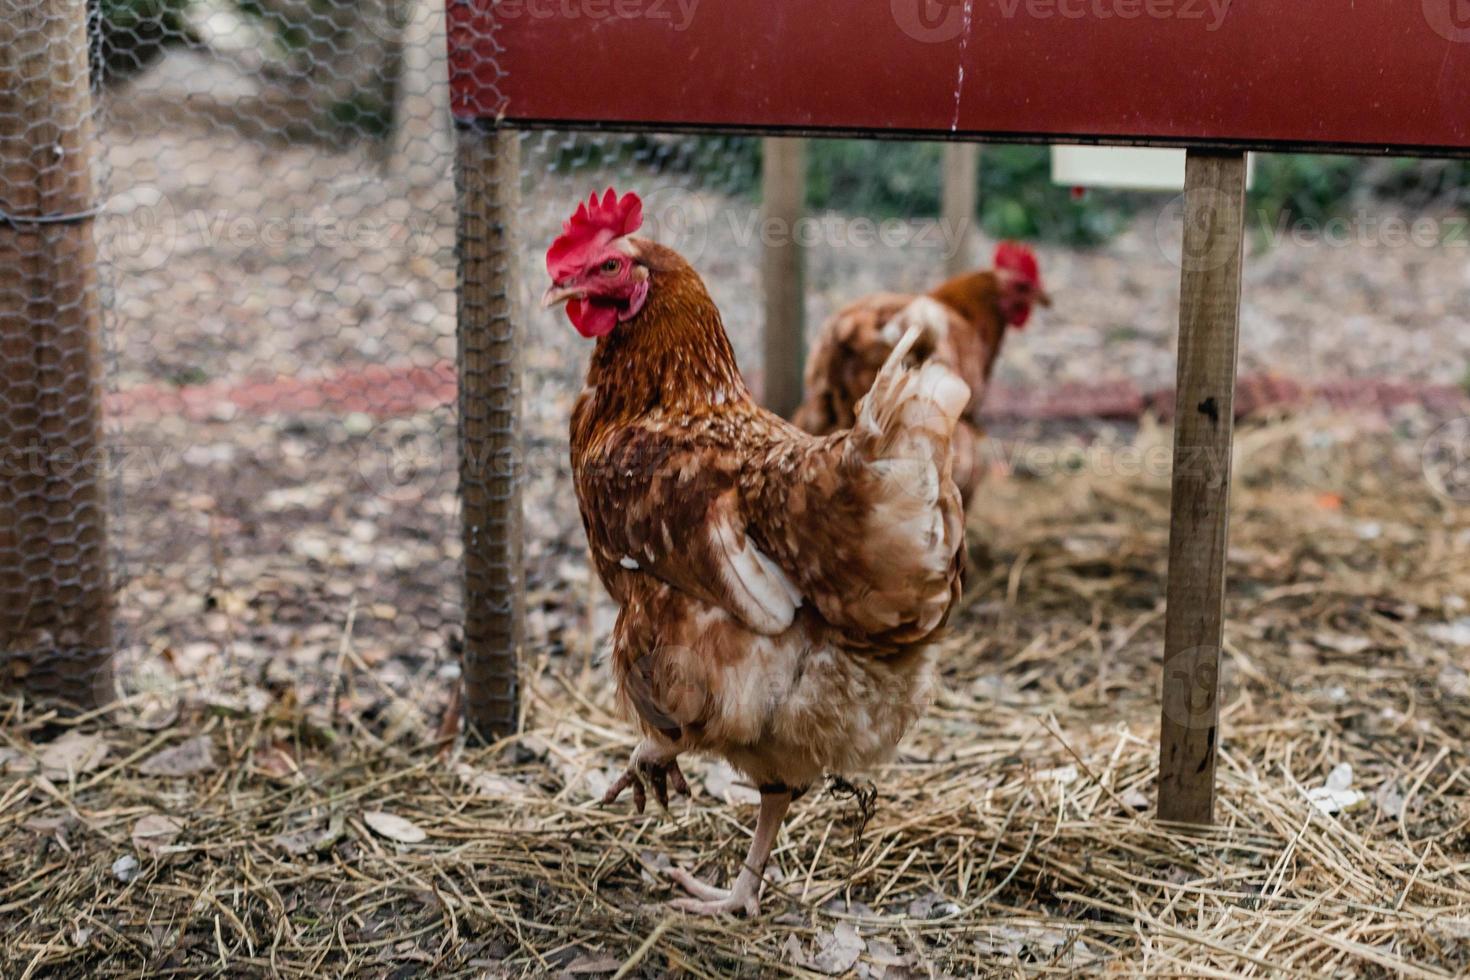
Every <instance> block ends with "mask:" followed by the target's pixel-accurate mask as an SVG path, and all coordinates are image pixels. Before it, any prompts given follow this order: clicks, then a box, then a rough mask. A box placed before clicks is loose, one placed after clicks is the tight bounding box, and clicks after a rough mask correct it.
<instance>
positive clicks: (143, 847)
mask: <svg viewBox="0 0 1470 980" xmlns="http://www.w3.org/2000/svg"><path fill="white" fill-rule="evenodd" d="M183 829H184V825H183V824H181V823H179V822H178V821H177V820H175V819H174V818H173V817H165V816H164V815H163V814H161V813H150V814H148V815H147V816H146V817H143V818H142V819H140V820H139V821H138V822H137V823H135V824H133V846H134V847H136V848H137V849H138V850H139V851H141V852H142V853H144V854H157V853H158V852H159V851H161V850H163V849H164V848H165V847H168V846H169V845H170V844H172V843H173V842H174V841H176V840H178V839H179V834H180V833H181V832H182V831H183Z"/></svg>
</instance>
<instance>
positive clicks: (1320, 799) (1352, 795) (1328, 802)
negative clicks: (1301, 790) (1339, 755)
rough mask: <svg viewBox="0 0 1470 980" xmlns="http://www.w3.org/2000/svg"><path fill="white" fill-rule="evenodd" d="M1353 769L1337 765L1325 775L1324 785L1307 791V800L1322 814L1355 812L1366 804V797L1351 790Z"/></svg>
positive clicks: (1346, 764)
mask: <svg viewBox="0 0 1470 980" xmlns="http://www.w3.org/2000/svg"><path fill="white" fill-rule="evenodd" d="M1352 785H1353V767H1352V766H1351V765H1349V764H1348V763H1346V762H1342V763H1339V764H1338V765H1337V766H1336V767H1334V768H1333V770H1332V772H1330V773H1328V775H1327V782H1326V784H1325V785H1322V786H1316V787H1313V788H1312V789H1309V790H1307V799H1308V800H1310V801H1311V803H1312V805H1313V806H1315V807H1316V808H1317V809H1318V810H1321V811H1322V812H1323V813H1342V812H1344V811H1346V810H1355V809H1357V808H1358V807H1360V806H1362V805H1363V804H1364V803H1366V802H1367V800H1368V797H1366V796H1364V795H1363V794H1362V793H1360V792H1359V791H1357V790H1355V789H1353V788H1352Z"/></svg>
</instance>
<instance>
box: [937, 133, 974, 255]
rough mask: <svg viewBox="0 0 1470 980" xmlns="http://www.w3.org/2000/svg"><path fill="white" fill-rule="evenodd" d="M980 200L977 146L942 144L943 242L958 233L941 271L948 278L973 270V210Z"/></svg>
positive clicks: (941, 209)
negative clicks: (954, 244)
mask: <svg viewBox="0 0 1470 980" xmlns="http://www.w3.org/2000/svg"><path fill="white" fill-rule="evenodd" d="M979 198H980V144H978V143H945V144H944V175H943V180H942V184H941V202H942V203H941V206H940V216H941V218H942V220H943V221H944V231H945V241H949V240H950V239H949V234H950V231H951V229H953V230H955V231H957V232H958V237H957V238H956V239H955V243H956V247H955V250H954V251H953V252H952V253H950V254H949V255H947V256H945V261H944V271H945V272H946V273H947V274H948V275H950V276H959V275H963V274H964V273H966V272H972V271H974V269H975V254H974V240H975V223H976V220H977V219H976V216H975V207H976V205H977V204H978V203H979Z"/></svg>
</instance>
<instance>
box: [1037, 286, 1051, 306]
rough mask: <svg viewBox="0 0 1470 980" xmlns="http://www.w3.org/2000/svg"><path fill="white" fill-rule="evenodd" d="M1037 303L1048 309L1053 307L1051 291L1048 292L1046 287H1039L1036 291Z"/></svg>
mask: <svg viewBox="0 0 1470 980" xmlns="http://www.w3.org/2000/svg"><path fill="white" fill-rule="evenodd" d="M1036 305H1037V306H1043V307H1045V308H1046V309H1048V310H1049V309H1051V293H1048V292H1047V291H1046V290H1044V289H1038V290H1037V291H1036Z"/></svg>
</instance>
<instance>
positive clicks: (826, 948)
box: [806, 922, 868, 976]
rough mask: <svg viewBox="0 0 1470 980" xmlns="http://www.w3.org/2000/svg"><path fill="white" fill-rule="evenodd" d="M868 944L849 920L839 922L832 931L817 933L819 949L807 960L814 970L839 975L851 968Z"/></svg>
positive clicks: (807, 963)
mask: <svg viewBox="0 0 1470 980" xmlns="http://www.w3.org/2000/svg"><path fill="white" fill-rule="evenodd" d="M867 948H868V944H867V943H865V942H863V938H862V937H861V936H859V935H858V934H857V930H856V929H854V928H853V927H852V924H851V923H849V922H839V923H837V926H836V927H835V928H834V929H833V930H832V931H831V932H820V933H818V934H817V951H816V952H815V953H814V954H812V956H811V958H810V959H808V960H807V961H806V965H807V966H809V967H811V968H812V969H813V970H817V971H819V972H821V973H825V974H827V975H828V976H837V975H838V974H840V973H846V972H847V971H848V970H851V969H852V967H853V964H854V963H856V962H857V961H858V957H859V956H861V955H863V950H865V949H867Z"/></svg>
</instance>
